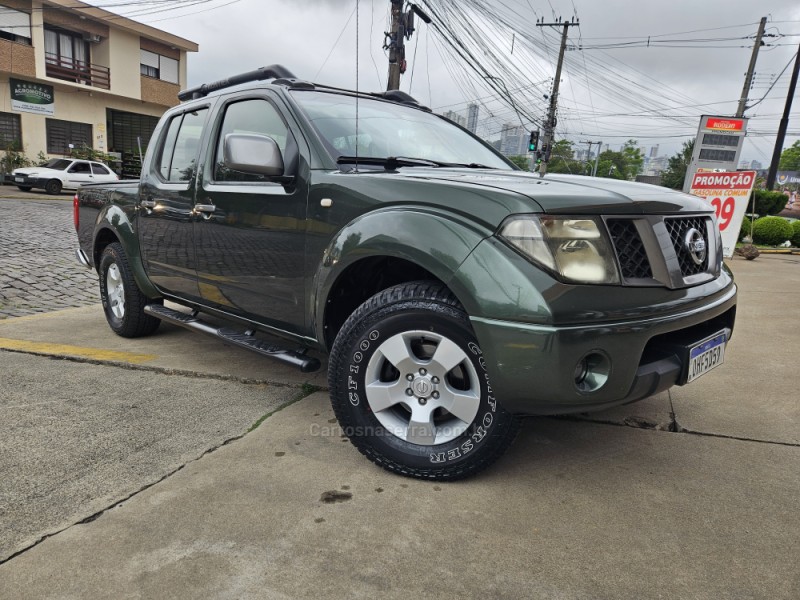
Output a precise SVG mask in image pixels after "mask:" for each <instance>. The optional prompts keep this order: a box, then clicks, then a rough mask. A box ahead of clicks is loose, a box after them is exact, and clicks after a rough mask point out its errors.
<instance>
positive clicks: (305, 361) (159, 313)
mask: <svg viewBox="0 0 800 600" xmlns="http://www.w3.org/2000/svg"><path fill="white" fill-rule="evenodd" d="M144 312H145V313H147V314H148V315H150V316H152V317H156V318H157V319H161V320H162V321H167V322H168V323H172V324H173V325H179V326H180V327H185V328H186V329H191V330H193V331H198V332H200V333H205V334H206V335H210V336H213V337H217V338H219V339H221V340H222V341H224V342H228V343H229V344H233V345H234V346H239V347H240V348H245V349H246V350H252V351H253V352H256V353H258V354H261V355H263V356H270V357H272V358H276V359H278V360H282V361H283V362H286V363H289V364H290V365H292V366H295V367H299V368H300V370H301V371H302V372H303V373H312V372H314V371H318V370H319V367H320V362H319V360H318V359H316V358H314V357H312V356H307V355H305V354H303V353H301V352H294V351H292V350H286V349H284V348H281V347H279V346H276V345H274V344H270V343H269V342H266V341H264V340H260V339H258V338H257V337H255V336H254V335H249V334H247V333H245V332H240V331H236V330H234V329H229V328H227V327H222V328H219V329H217V328H216V327H213V326H212V325H209V324H208V323H206V322H204V321H201V320H200V319H198V318H197V317H195V316H192V315H187V314H186V313H182V312H179V311H177V310H172V309H171V308H167V307H166V306H162V305H161V304H148V305H147V306H145V307H144Z"/></svg>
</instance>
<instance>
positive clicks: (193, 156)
mask: <svg viewBox="0 0 800 600" xmlns="http://www.w3.org/2000/svg"><path fill="white" fill-rule="evenodd" d="M206 110H207V109H205V108H202V109H200V110H196V111H194V112H189V113H184V114H182V115H176V116H175V117H173V118H172V120H171V121H170V123H169V128H168V129H167V135H166V137H165V138H164V145H163V146H162V147H161V157H160V159H159V161H158V163H159V168H158V170H159V173H161V177H163V178H164V179H166V180H167V181H172V182H182V181H190V180H191V179H192V177H194V174H195V171H196V168H197V151H198V148H199V146H200V137H201V136H202V134H203V123H204V122H205V118H206Z"/></svg>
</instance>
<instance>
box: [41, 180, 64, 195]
mask: <svg viewBox="0 0 800 600" xmlns="http://www.w3.org/2000/svg"><path fill="white" fill-rule="evenodd" d="M61 187H62V186H61V182H60V181H59V180H58V179H51V180H50V181H48V182H47V183H46V184H45V186H44V191H45V192H47V193H48V194H51V195H53V196H57V195H58V194H60V193H61Z"/></svg>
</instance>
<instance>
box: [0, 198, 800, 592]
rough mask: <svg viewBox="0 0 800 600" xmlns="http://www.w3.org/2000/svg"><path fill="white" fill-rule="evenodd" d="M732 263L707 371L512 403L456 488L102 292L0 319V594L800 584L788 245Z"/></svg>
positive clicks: (315, 377) (309, 398)
mask: <svg viewBox="0 0 800 600" xmlns="http://www.w3.org/2000/svg"><path fill="white" fill-rule="evenodd" d="M0 202H7V201H6V200H2V199H0ZM27 202H33V201H27ZM45 204H49V203H45ZM62 205H63V206H64V207H65V210H66V211H67V215H68V214H69V213H68V207H69V203H62ZM53 210H55V211H58V210H59V209H58V208H54V209H53ZM45 214H47V213H35V214H34V215H33V217H32V218H33V219H37V218H44V216H43V215H45ZM54 214H55V213H54ZM23 225H24V224H23ZM0 226H2V225H0ZM4 231H8V230H7V229H6V230H4ZM0 264H2V263H0ZM31 264H32V265H33V264H35V261H31ZM731 266H732V268H733V270H734V272H735V273H736V276H737V281H738V282H739V285H740V305H739V311H738V315H737V327H736V331H735V334H734V338H733V341H732V342H731V344H730V346H729V347H728V351H727V352H726V358H725V364H724V365H722V366H721V367H719V368H718V369H715V370H714V371H712V372H711V373H709V374H707V375H706V376H704V377H702V378H701V379H699V380H698V381H697V382H695V383H692V384H691V385H689V386H685V387H681V388H675V389H673V390H672V392H671V394H669V395H668V394H661V395H659V396H656V397H654V398H650V399H647V400H645V401H642V402H639V403H636V404H633V405H630V406H626V407H620V408H617V409H614V410H612V411H605V412H602V413H596V414H592V415H585V416H579V417H576V418H571V419H569V420H566V419H558V418H547V419H528V420H527V421H526V425H525V427H524V428H523V431H522V433H521V435H520V438H519V439H518V441H517V443H516V444H515V445H514V446H513V448H512V449H511V451H510V452H509V454H508V455H507V456H506V457H504V458H503V459H502V460H501V461H500V462H499V463H497V464H496V465H495V466H494V467H493V468H491V469H490V470H489V471H487V472H486V473H483V474H481V475H480V476H478V477H476V478H473V479H470V480H467V481H463V482H457V483H453V484H436V483H431V482H423V481H415V480H410V479H406V478H402V477H398V476H394V475H391V474H388V473H386V472H384V471H382V470H380V469H379V468H377V467H375V466H374V465H372V464H371V463H369V462H368V461H367V460H366V459H364V458H363V457H362V456H361V455H360V454H359V453H358V452H357V451H356V450H355V449H354V448H353V447H352V446H351V445H350V444H349V443H348V442H347V440H346V438H343V437H341V435H340V433H339V431H338V428H337V427H336V424H335V422H334V420H333V414H332V411H331V409H330V405H329V402H328V400H327V397H326V393H325V392H324V391H322V392H318V393H311V395H308V394H309V393H310V392H311V391H312V390H313V388H312V387H310V386H318V387H323V386H324V385H325V378H324V373H318V374H312V375H309V376H306V375H303V374H300V373H299V372H297V371H295V370H292V369H290V368H288V367H286V366H284V365H279V364H276V363H273V362H270V361H269V360H266V359H263V358H260V357H258V356H256V355H253V354H251V353H247V352H246V351H243V350H239V349H235V348H228V347H225V346H223V345H221V344H220V343H218V342H217V341H215V340H212V339H208V338H205V337H201V336H197V335H194V334H192V333H190V332H187V331H183V330H180V329H177V328H172V327H163V328H162V330H161V331H160V332H159V333H158V334H156V335H155V336H153V337H150V338H144V339H140V340H124V339H122V338H118V337H117V336H115V335H113V333H111V332H110V331H109V329H108V328H107V326H106V325H105V322H104V320H103V314H102V310H101V309H100V307H99V306H97V305H88V306H85V307H82V308H72V309H67V310H62V311H59V312H50V313H44V314H35V315H32V316H26V317H22V318H8V319H5V320H3V321H0V474H2V476H1V477H0V598H76V597H80V598H107V597H115V598H163V597H174V598H197V597H219V598H259V597H270V598H318V597H320V596H323V595H324V596H328V597H348V598H373V597H375V596H378V595H380V596H382V597H387V598H394V597H401V596H402V597H408V596H409V595H412V596H415V597H419V598H442V597H455V596H457V597H463V598H485V597H491V598H520V597H530V598H547V599H552V598H557V599H562V598H563V599H583V598H586V599H589V598H592V599H593V598H609V599H610V598H631V599H643V598H709V599H712V598H713V599H717V598H748V599H750V598H765V599H770V600H772V599H787V600H788V599H792V600H794V599H796V598H798V597H800V567H798V561H797V556H798V551H800V512H799V511H798V510H797V498H798V497H800V406H799V405H798V402H797V392H796V387H797V386H796V382H795V381H794V380H793V378H792V377H790V376H787V374H788V373H793V372H794V371H795V370H796V354H795V353H794V352H793V351H792V349H793V348H794V347H795V346H796V327H794V316H793V315H794V311H795V310H796V309H795V304H796V298H797V295H798V292H800V271H798V269H800V259H798V257H792V256H762V257H761V258H759V259H758V260H756V261H754V262H746V261H744V260H740V259H738V260H734V261H733V262H732V263H731ZM300 398H303V399H300ZM293 400H294V401H295V402H292V401H293ZM281 407H283V408H281ZM278 408H281V410H278V411H277V412H274V411H276V409H278ZM264 417H267V418H264ZM262 419H263V422H261V421H262ZM259 422H260V425H259V426H257V427H255V428H254V425H256V424H257V423H259ZM670 430H674V431H670Z"/></svg>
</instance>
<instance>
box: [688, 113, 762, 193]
mask: <svg viewBox="0 0 800 600" xmlns="http://www.w3.org/2000/svg"><path fill="white" fill-rule="evenodd" d="M746 131H747V119H746V118H744V117H724V116H715V115H703V116H702V117H700V126H699V127H698V129H697V137H696V138H695V142H694V151H693V152H692V161H691V162H690V163H689V168H688V169H687V170H686V179H685V180H684V183H683V191H684V192H688V191H689V189H690V188H691V184H692V178H693V176H694V174H695V173H697V172H698V171H719V172H722V171H735V170H736V166H737V165H738V164H739V155H740V154H741V153H742V144H743V143H744V136H745V133H746Z"/></svg>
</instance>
